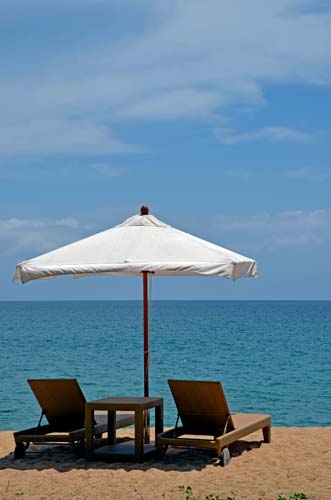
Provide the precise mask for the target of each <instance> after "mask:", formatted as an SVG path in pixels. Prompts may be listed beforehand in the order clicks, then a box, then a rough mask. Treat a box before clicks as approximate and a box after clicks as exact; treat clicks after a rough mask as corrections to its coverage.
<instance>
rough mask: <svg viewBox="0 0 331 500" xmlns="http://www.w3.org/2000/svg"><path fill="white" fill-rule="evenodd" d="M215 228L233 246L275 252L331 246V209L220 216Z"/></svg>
mask: <svg viewBox="0 0 331 500" xmlns="http://www.w3.org/2000/svg"><path fill="white" fill-rule="evenodd" d="M211 231H213V232H214V233H216V231H217V232H218V233H219V234H222V238H223V239H224V240H225V241H226V242H227V244H228V245H229V247H230V248H231V246H232V247H233V248H241V249H243V250H244V251H247V252H264V253H272V252H274V251H276V252H277V251H279V250H282V249H289V248H293V250H296V249H297V250H298V251H299V250H300V251H301V250H308V251H310V250H311V249H312V248H315V249H316V247H320V246H322V245H325V246H326V247H330V245H331V211H330V210H325V209H319V210H312V211H304V210H292V211H284V212H277V213H258V214H252V215H247V216H246V215H237V216H220V217H218V218H217V220H216V221H215V223H214V224H213V226H212V228H211Z"/></svg>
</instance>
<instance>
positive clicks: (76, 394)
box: [14, 379, 134, 458]
mask: <svg viewBox="0 0 331 500" xmlns="http://www.w3.org/2000/svg"><path fill="white" fill-rule="evenodd" d="M28 383H29V385H30V387H31V389H32V392H33V393H34V395H35V397H36V399H37V400H38V403H39V405H40V407H41V409H42V413H41V417H40V420H39V423H38V425H37V427H32V428H30V429H24V430H22V431H17V432H14V439H15V444H16V448H15V452H14V456H15V458H22V457H23V456H24V454H25V451H26V450H27V448H28V446H29V444H30V443H35V444H46V443H52V444H71V445H72V447H73V449H74V450H75V452H76V453H77V454H80V453H81V451H82V449H83V448H84V439H85V403H86V400H85V397H84V394H83V392H82V390H81V388H80V386H79V384H78V382H77V380H76V379H39V380H36V379H34V380H28ZM44 416H45V417H46V418H47V420H48V425H41V421H42V418H43V417H44ZM132 424H134V415H133V414H130V413H122V414H118V415H117V417H116V428H117V429H118V428H120V427H126V426H128V425H132ZM107 431H108V417H107V415H106V414H105V415H102V414H99V415H98V414H96V415H95V426H94V429H93V433H94V435H95V436H96V437H98V436H99V437H101V435H102V434H103V433H104V432H107Z"/></svg>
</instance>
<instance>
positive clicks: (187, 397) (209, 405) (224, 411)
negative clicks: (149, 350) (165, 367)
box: [168, 380, 234, 436]
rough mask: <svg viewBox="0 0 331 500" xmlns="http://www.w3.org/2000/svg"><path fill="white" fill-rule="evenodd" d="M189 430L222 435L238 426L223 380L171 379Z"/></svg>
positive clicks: (175, 397) (177, 403) (186, 427)
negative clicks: (233, 418)
mask: <svg viewBox="0 0 331 500" xmlns="http://www.w3.org/2000/svg"><path fill="white" fill-rule="evenodd" d="M168 383H169V386H170V389H171V392H172V395H173V397H174V400H175V403H176V406H177V410H178V415H179V416H180V419H181V421H182V424H183V426H184V429H185V431H186V433H191V434H207V435H212V436H219V435H222V434H223V432H227V431H230V430H233V429H234V426H233V422H232V419H231V416H230V410H229V407H228V404H227V402H226V399H225V395H224V392H223V388H222V384H221V383H220V382H208V381H195V380H169V381H168Z"/></svg>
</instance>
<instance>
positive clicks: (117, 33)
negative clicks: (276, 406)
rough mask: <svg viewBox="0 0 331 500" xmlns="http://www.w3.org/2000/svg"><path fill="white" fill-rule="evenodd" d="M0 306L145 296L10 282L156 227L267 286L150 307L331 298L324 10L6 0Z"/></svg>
mask: <svg viewBox="0 0 331 500" xmlns="http://www.w3.org/2000/svg"><path fill="white" fill-rule="evenodd" d="M0 10H1V15H0V60H1V67H0V73H1V81H0V109H1V113H0V128H1V133H0V194H1V197H0V257H1V259H0V262H1V264H0V299H1V300H33V299H45V300H47V299H115V298H119V299H126V298H127V299H135V298H140V295H141V283H140V280H137V279H129V278H114V277H98V278H85V279H82V280H72V279H70V278H59V279H56V280H49V281H45V282H36V283H29V284H27V285H24V286H22V285H20V284H18V283H15V284H12V283H11V277H12V274H13V273H14V269H15V265H16V263H17V262H20V261H22V260H26V259H28V258H31V257H34V256H36V255H39V254H40V253H43V252H45V251H47V250H50V249H54V248H56V247H58V246H61V245H63V244H65V243H68V242H71V241H74V240H76V239H79V238H82V237H84V236H87V235H90V234H93V233H95V232H97V231H100V230H102V229H106V228H108V227H111V226H112V225H114V224H117V223H120V222H121V221H122V220H124V219H125V218H127V217H129V216H131V215H132V214H134V213H137V212H138V209H139V207H140V205H141V204H142V203H147V204H148V205H149V206H150V208H151V212H152V213H153V214H154V215H155V216H157V217H158V218H159V219H161V220H164V221H165V222H168V223H170V224H171V225H174V226H176V227H178V228H180V229H182V230H186V231H188V232H191V233H193V234H196V235H198V236H200V237H202V238H205V239H209V240H211V241H213V242H215V243H218V244H221V245H222V246H225V247H228V248H231V249H233V250H235V251H237V252H239V253H242V254H244V255H248V256H250V257H253V258H256V260H257V262H258V265H259V270H260V276H259V278H258V279H257V280H240V281H238V282H237V283H232V282H230V281H227V280H222V279H211V278H178V279H177V278H157V279H154V280H153V296H154V297H155V298H160V299H161V298H171V299H178V298H187V299H199V298H201V299H331V286H330V283H331V265H330V256H331V196H330V194H331V164H330V139H331V127H330V115H331V88H330V83H331V43H330V32H331V2H330V1H327V0H325V1H323V2H322V1H321V2H319V1H316V0H315V1H314V2H310V1H304V0H272V1H269V2H265V1H262V0H251V1H250V2H247V1H246V0H237V1H236V2H233V1H230V0H229V1H223V0H203V1H202V0H200V1H198V0H192V1H181V0H167V1H165V0H164V1H163V0H156V1H153V2H151V1H147V0H145V1H144V0H107V1H106V0H56V1H55V0H3V1H2V2H1V7H0Z"/></svg>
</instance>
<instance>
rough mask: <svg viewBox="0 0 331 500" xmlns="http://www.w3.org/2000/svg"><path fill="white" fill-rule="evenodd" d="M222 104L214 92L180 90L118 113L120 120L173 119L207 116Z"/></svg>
mask: <svg viewBox="0 0 331 500" xmlns="http://www.w3.org/2000/svg"><path fill="white" fill-rule="evenodd" d="M221 104H222V97H221V96H220V95H219V94H217V93H216V92H203V91H197V90H195V89H180V90H175V91H172V92H166V93H163V94H157V95H154V96H152V97H149V98H147V99H144V100H142V101H141V102H138V103H135V104H133V105H131V106H128V107H127V108H125V107H124V108H123V109H122V110H121V111H119V113H118V116H119V117H120V118H133V119H137V118H138V119H143V120H144V119H154V120H160V119H161V120H162V119H175V118H192V117H198V116H202V117H204V116H206V115H207V116H208V115H209V114H210V113H211V112H212V110H214V109H215V108H217V107H218V106H220V105H221Z"/></svg>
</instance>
